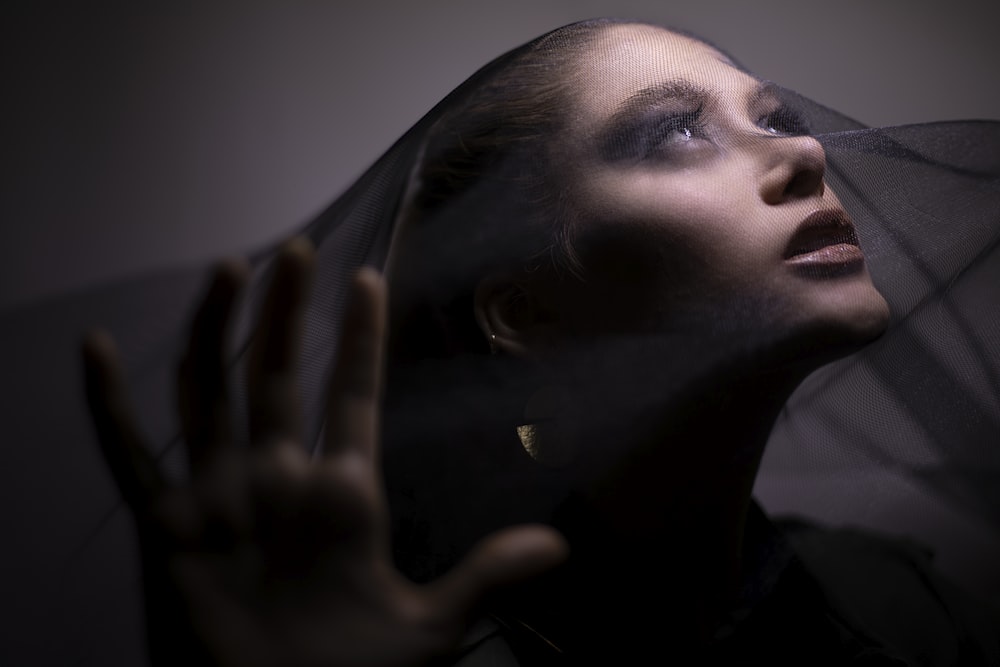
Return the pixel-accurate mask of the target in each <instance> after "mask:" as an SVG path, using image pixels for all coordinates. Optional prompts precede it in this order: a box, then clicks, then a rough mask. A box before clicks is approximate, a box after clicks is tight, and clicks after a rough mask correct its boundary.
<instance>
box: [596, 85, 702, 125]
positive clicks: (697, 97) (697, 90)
mask: <svg viewBox="0 0 1000 667" xmlns="http://www.w3.org/2000/svg"><path fill="white" fill-rule="evenodd" d="M706 97H708V91H706V90H705V89H704V88H702V87H701V86H697V85H695V84H693V83H691V82H690V81H686V80H684V79H671V80H669V81H662V82H660V83H656V84H653V85H652V86H647V87H645V88H643V89H641V90H639V91H637V92H635V93H632V94H631V95H629V96H628V97H627V98H626V99H625V100H624V101H623V102H622V103H621V104H619V105H618V107H617V108H616V109H615V111H614V113H613V114H612V115H611V118H610V120H609V123H608V124H609V125H610V126H612V127H614V126H623V125H629V124H630V123H632V122H634V121H635V120H637V118H638V117H639V116H641V115H642V114H643V113H644V112H645V111H646V110H648V109H650V108H651V107H656V106H659V105H662V104H666V103H668V102H686V103H689V104H692V105H699V104H701V102H702V101H703V100H704V99H705V98H706Z"/></svg>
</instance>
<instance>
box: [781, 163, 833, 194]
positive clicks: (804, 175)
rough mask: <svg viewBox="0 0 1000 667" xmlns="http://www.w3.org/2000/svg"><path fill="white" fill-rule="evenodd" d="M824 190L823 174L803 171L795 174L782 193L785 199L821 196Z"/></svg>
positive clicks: (816, 171)
mask: <svg viewBox="0 0 1000 667" xmlns="http://www.w3.org/2000/svg"><path fill="white" fill-rule="evenodd" d="M823 189H824V184H823V172H822V171H820V170H814V169H803V170H800V171H797V172H795V174H794V175H793V176H792V178H791V179H789V181H788V183H787V184H786V185H785V191H784V192H783V193H782V195H783V197H784V198H785V199H797V198H801V197H812V196H815V195H820V196H822V194H823Z"/></svg>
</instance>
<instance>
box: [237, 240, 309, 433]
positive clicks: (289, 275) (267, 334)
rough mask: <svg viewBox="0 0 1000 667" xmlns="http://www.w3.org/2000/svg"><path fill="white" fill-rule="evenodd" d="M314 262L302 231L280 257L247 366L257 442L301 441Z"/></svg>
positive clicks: (251, 410) (251, 413) (250, 403)
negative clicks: (299, 383) (299, 380)
mask: <svg viewBox="0 0 1000 667" xmlns="http://www.w3.org/2000/svg"><path fill="white" fill-rule="evenodd" d="M313 264H314V251H313V247H312V244H311V243H310V242H309V241H308V240H307V239H305V238H302V237H296V238H293V239H291V240H290V241H288V242H287V243H286V244H285V245H284V246H283V247H282V249H281V252H280V253H279V254H278V257H277V259H276V260H275V268H274V276H273V278H272V280H271V285H270V289H269V290H268V292H267V295H266V296H265V299H264V306H263V308H262V309H261V312H260V315H259V321H258V324H257V329H256V331H255V332H254V336H253V342H252V344H251V346H250V354H249V360H248V363H249V365H248V368H247V375H248V377H247V380H248V391H247V395H248V402H249V409H250V419H249V421H250V442H251V445H252V446H254V447H267V446H273V445H276V444H279V443H288V442H301V435H302V424H301V416H300V414H299V402H298V391H297V389H296V369H297V367H298V356H299V345H300V341H299V337H300V334H301V329H302V319H303V315H304V312H305V307H306V303H307V300H308V295H309V287H310V282H311V279H312V271H313Z"/></svg>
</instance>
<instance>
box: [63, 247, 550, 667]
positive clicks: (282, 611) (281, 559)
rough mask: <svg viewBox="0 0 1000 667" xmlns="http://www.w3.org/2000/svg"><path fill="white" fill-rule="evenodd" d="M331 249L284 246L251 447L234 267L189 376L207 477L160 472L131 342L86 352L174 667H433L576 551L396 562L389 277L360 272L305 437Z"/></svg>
mask: <svg viewBox="0 0 1000 667" xmlns="http://www.w3.org/2000/svg"><path fill="white" fill-rule="evenodd" d="M313 262H314V258H313V250H312V247H311V245H310V244H309V242H308V241H306V240H303V239H293V240H292V241H290V242H289V243H288V244H286V246H285V247H284V248H283V249H282V251H281V253H280V255H279V257H278V259H277V266H276V271H275V275H274V279H273V282H272V284H271V285H270V288H269V291H268V294H267V296H266V299H265V304H264V307H263V310H262V313H261V319H260V322H259V324H258V325H257V330H256V332H255V335H254V338H253V343H252V347H251V350H250V357H249V360H248V377H247V379H248V383H249V394H248V395H249V399H248V400H249V414H250V424H249V427H250V442H251V445H250V447H249V448H239V447H236V446H234V445H233V442H232V437H231V425H230V423H229V417H228V415H229V406H228V400H229V399H228V397H227V391H226V371H225V359H226V355H225V353H224V341H225V338H226V331H227V326H228V322H229V320H230V317H231V313H232V312H233V309H234V304H235V302H236V298H237V296H238V294H239V292H240V290H241V288H242V287H243V285H244V284H245V282H246V281H247V277H248V273H249V270H248V268H247V267H246V265H245V264H244V263H242V262H237V261H231V262H224V263H222V264H220V265H219V267H218V269H217V270H216V272H215V277H214V279H213V282H212V285H211V287H210V289H209V291H208V294H207V296H206V297H205V299H204V301H203V303H202V304H201V306H200V308H199V310H198V312H197V314H196V316H195V319H194V323H193V328H192V331H191V337H190V342H189V346H188V349H187V353H186V356H185V358H184V360H183V361H182V363H181V364H180V367H179V373H178V383H177V386H178V405H179V410H180V416H181V422H182V424H183V430H184V437H185V442H186V446H187V450H188V454H189V459H190V465H191V483H190V485H189V486H185V487H177V486H172V485H170V484H168V483H167V482H166V481H165V480H164V478H163V477H162V476H161V475H160V473H159V471H158V470H157V468H156V465H155V463H154V461H153V460H152V459H151V457H150V456H149V454H148V450H147V448H146V446H145V444H144V442H143V439H142V437H141V436H140V435H139V429H138V428H137V426H136V425H135V423H134V418H133V415H132V411H131V409H130V407H129V404H128V397H127V391H126V388H125V386H124V382H123V374H122V370H121V366H120V362H119V360H118V355H117V353H116V351H115V346H114V343H113V341H112V340H111V339H110V337H109V336H107V335H106V334H104V333H102V332H94V333H92V334H90V335H88V337H87V339H86V340H85V342H84V346H83V356H84V364H85V370H86V387H87V398H88V401H89V405H90V410H91V413H92V416H93V419H94V423H95V425H96V429H97V433H98V438H99V441H100V445H101V448H102V451H103V454H104V457H105V459H106V461H107V464H108V466H109V467H110V469H111V472H112V474H113V476H114V478H115V480H116V481H117V483H118V485H119V488H120V489H121V492H122V494H123V496H124V498H125V500H126V502H127V503H128V505H129V507H130V508H131V510H132V512H133V514H134V517H135V520H136V525H137V531H138V535H139V544H140V549H141V554H142V564H143V576H144V585H145V594H146V614H147V628H148V639H149V646H150V657H151V660H152V662H153V663H154V664H157V665H179V664H184V665H191V664H220V665H239V666H241V667H243V666H249V665H261V666H264V665H275V666H278V665H281V666H282V667H285V666H295V665H373V666H374V665H378V666H385V667H390V666H395V665H421V664H426V663H427V662H428V661H431V660H433V659H435V658H439V657H442V656H445V655H447V654H448V652H449V651H450V650H451V649H452V648H453V647H454V646H455V644H456V643H457V642H458V640H459V639H460V637H461V635H462V634H463V632H464V631H465V629H466V628H467V626H468V625H469V624H470V623H471V622H472V621H473V620H475V618H476V615H477V609H478V608H479V607H480V605H481V603H482V601H483V599H484V597H485V596H486V595H488V594H489V593H490V592H491V591H493V590H495V589H497V588H500V587H503V586H506V585H508V584H511V583H514V582H517V581H520V580H523V579H525V578H527V577H530V576H532V575H535V574H537V573H540V572H542V571H544V570H546V569H548V568H549V567H551V566H553V565H554V564H556V563H557V562H559V561H560V560H562V559H563V558H564V557H565V552H566V546H565V543H564V541H563V540H562V538H560V537H559V536H558V535H557V534H556V533H554V532H553V531H552V530H550V529H547V528H543V527H531V526H526V527H521V528H513V529H509V530H506V531H502V532H500V533H498V534H495V535H493V536H491V537H490V538H487V539H486V540H484V541H483V542H482V543H481V544H480V545H479V546H477V547H476V548H475V549H474V550H473V551H472V552H471V553H470V554H469V555H468V557H467V558H466V559H465V560H464V561H463V562H462V563H461V564H460V565H459V566H457V567H456V568H455V569H454V570H453V571H452V572H451V573H449V574H448V575H447V576H445V577H443V578H441V579H439V580H438V581H436V582H433V583H432V584H429V585H426V586H417V585H415V584H413V583H412V582H410V581H408V580H407V579H405V578H404V577H403V576H402V575H400V574H399V573H398V572H397V571H396V570H395V569H394V567H393V565H392V560H391V555H390V549H389V528H388V525H389V523H388V516H387V509H386V503H385V497H384V493H383V489H382V482H381V478H380V473H379V465H378V440H379V433H378V430H379V395H380V378H381V376H382V369H381V365H382V348H383V338H384V335H385V319H386V288H385V285H384V283H383V281H382V278H381V276H379V275H378V273H377V272H375V271H374V270H370V269H363V270H362V271H361V272H360V273H359V274H358V276H357V278H356V280H355V283H354V292H353V298H352V306H351V308H350V310H349V312H348V315H347V317H346V319H345V322H344V331H343V335H342V338H341V344H340V349H339V352H338V360H337V363H336V368H335V371H334V373H333V375H332V378H331V382H330V387H329V396H328V401H327V422H326V424H327V426H326V441H325V442H324V443H323V444H324V451H323V455H322V457H321V458H318V459H315V460H313V459H310V456H309V455H308V453H307V451H306V449H305V448H304V446H303V442H302V430H301V425H300V415H299V406H298V399H297V396H296V389H295V377H296V371H295V369H296V363H297V358H298V354H299V336H300V328H301V322H302V313H303V309H304V305H305V303H306V296H307V294H308V290H309V284H310V278H311V274H312V265H313Z"/></svg>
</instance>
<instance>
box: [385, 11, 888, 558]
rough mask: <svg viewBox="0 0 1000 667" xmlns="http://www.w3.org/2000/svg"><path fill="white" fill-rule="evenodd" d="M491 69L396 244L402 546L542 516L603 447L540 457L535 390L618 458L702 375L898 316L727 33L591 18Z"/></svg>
mask: <svg viewBox="0 0 1000 667" xmlns="http://www.w3.org/2000/svg"><path fill="white" fill-rule="evenodd" d="M488 67H490V69H489V70H488V72H487V73H488V76H486V77H485V78H481V77H477V79H476V80H475V82H474V85H473V86H472V87H471V88H466V90H464V91H460V93H461V94H460V95H459V96H458V97H457V98H453V99H452V100H450V101H447V102H446V106H445V108H444V109H443V111H442V113H441V115H440V116H439V117H438V118H437V120H436V122H435V124H434V125H433V127H432V128H431V129H430V131H429V132H428V135H427V138H426V139H425V141H424V147H423V152H422V156H421V158H420V160H419V163H418V165H417V168H416V169H415V170H414V172H413V174H412V179H411V181H412V182H411V186H410V189H409V192H408V193H407V196H406V197H405V198H404V201H403V203H402V206H401V212H400V218H399V229H398V231H397V233H396V236H395V238H394V241H393V248H392V250H391V253H390V264H389V276H390V285H391V290H390V293H391V299H392V302H393V305H392V312H391V314H390V321H392V322H393V324H392V334H391V336H390V344H389V355H390V356H389V364H388V370H389V378H388V383H387V388H388V395H387V401H386V408H387V412H386V419H385V425H386V447H387V453H388V452H390V451H391V454H390V455H389V456H387V457H386V461H387V466H388V469H387V475H388V477H389V479H390V480H391V481H392V484H391V487H393V488H394V489H396V490H397V491H398V492H399V495H398V496H397V497H396V499H395V500H394V503H396V506H397V507H398V508H399V509H398V510H397V511H398V513H399V516H400V517H403V518H404V519H403V521H402V524H405V530H407V531H411V532H412V531H413V530H414V526H418V527H420V530H422V531H427V532H426V534H424V533H420V532H419V531H418V534H415V535H410V536H409V537H407V538H405V539H403V538H400V536H397V539H399V542H398V544H399V548H400V551H401V553H406V552H408V551H416V552H419V551H426V550H427V549H422V548H420V547H419V546H414V543H420V542H421V541H423V540H426V542H427V543H429V544H437V543H446V544H451V545H456V544H457V545H463V544H464V545H466V546H467V545H468V544H470V543H471V541H472V540H473V539H474V538H476V537H479V536H481V535H482V534H483V531H486V530H488V529H489V527H491V526H497V525H504V524H507V523H514V522H518V521H525V520H544V519H545V518H546V517H547V516H548V511H549V510H550V509H551V507H552V506H554V505H555V504H557V503H558V502H561V501H562V500H563V499H564V497H565V489H566V486H565V485H566V484H575V483H576V481H577V479H576V477H574V476H576V475H578V474H579V475H580V476H581V477H582V476H584V475H587V474H589V473H584V472H582V470H583V467H584V462H586V466H589V467H590V468H591V469H593V468H594V467H595V466H596V467H598V468H599V467H600V466H601V465H602V464H601V461H602V460H605V461H606V460H607V459H606V458H604V457H603V455H599V456H579V457H577V461H578V462H579V463H578V464H577V465H576V466H575V467H573V468H572V469H571V470H560V471H559V472H558V473H554V472H553V473H551V474H552V475H556V474H559V475H563V474H565V475H566V477H564V478H559V479H555V478H553V477H551V476H546V477H544V479H541V480H540V479H539V478H538V476H539V475H548V474H549V473H544V472H539V471H538V470H537V468H538V466H536V465H535V464H534V462H533V461H531V459H530V458H528V457H527V455H526V454H525V453H524V451H523V450H521V448H520V447H518V446H517V444H516V442H517V439H516V437H515V434H514V426H521V425H524V424H525V423H526V421H530V422H535V421H537V420H536V417H538V416H539V415H537V414H536V412H538V411H537V410H535V408H536V407H538V406H536V405H535V401H534V400H533V399H534V397H536V396H537V395H538V392H539V391H541V390H542V389H545V390H546V391H548V390H551V389H552V387H553V385H561V386H564V387H566V389H567V391H568V393H569V394H570V400H569V401H568V402H567V403H568V404H569V405H570V406H571V408H570V409H571V410H572V411H573V412H572V413H571V415H570V416H569V417H568V418H565V419H555V420H552V421H558V422H560V423H572V424H574V428H575V429H576V430H575V431H573V433H572V435H573V436H574V437H575V439H576V441H577V442H579V443H582V447H583V448H586V450H587V452H588V453H595V454H596V453H598V452H597V450H596V449H595V447H601V446H602V443H614V444H615V447H616V448H619V449H621V452H618V450H617V449H616V452H611V453H610V454H612V455H618V454H619V453H623V452H624V451H625V450H626V449H627V447H628V445H627V443H626V442H624V441H626V440H627V439H628V438H630V437H632V435H635V436H636V437H639V436H641V435H642V434H640V433H634V434H632V433H628V434H627V433H625V432H624V431H622V430H621V429H620V428H619V424H620V423H622V422H623V421H625V422H628V421H629V420H628V417H629V415H641V416H645V414H644V413H643V411H645V410H647V408H652V409H654V410H655V409H657V407H658V406H660V405H663V403H664V401H671V400H674V399H677V398H689V396H688V395H687V393H686V392H687V391H688V390H689V389H690V388H691V386H692V383H700V382H702V381H703V380H705V377H704V375H705V373H707V374H708V375H709V376H710V377H711V375H712V374H713V373H715V372H718V371H719V370H720V368H721V370H722V371H723V372H726V371H728V370H729V369H730V368H731V366H730V365H729V364H731V363H732V362H734V361H735V363H736V364H737V367H738V368H739V369H740V370H741V371H742V370H743V369H745V368H746V366H745V362H746V361H747V360H748V359H750V360H751V363H757V362H758V359H762V360H763V361H764V368H763V370H769V368H770V367H773V365H774V363H787V362H793V363H795V364H796V365H797V366H801V369H804V370H809V369H810V367H815V366H816V365H818V364H819V363H822V362H825V361H828V360H829V359H830V358H831V357H832V356H835V355H836V354H842V353H843V351H844V350H845V349H850V348H851V347H852V346H855V345H857V344H858V343H859V342H862V341H867V340H870V339H871V338H873V337H874V336H876V335H877V334H878V333H880V331H881V329H882V327H883V326H884V324H885V318H886V306H885V302H884V301H883V300H882V298H881V297H880V296H879V295H878V293H877V292H876V291H875V290H874V288H873V287H872V284H871V281H870V279H869V277H868V274H867V271H866V270H865V268H864V265H863V262H862V261H861V258H860V255H859V254H858V251H857V249H856V246H854V245H852V244H855V243H856V239H855V237H854V234H853V230H852V227H851V226H850V222H849V221H848V219H847V218H846V217H845V216H844V214H843V212H842V209H841V207H840V204H839V202H838V201H837V199H836V197H835V196H834V194H833V193H832V191H830V189H829V188H827V187H826V186H825V184H824V181H823V176H824V169H825V158H824V154H823V150H822V148H821V147H820V145H819V144H818V143H817V142H816V141H815V140H814V139H812V138H810V137H807V136H802V135H803V134H804V132H805V129H804V127H803V126H802V122H801V121H800V120H798V119H797V117H796V116H795V115H794V114H793V113H792V112H791V111H789V110H787V109H786V108H785V107H783V106H782V104H781V101H780V99H779V96H778V94H777V93H776V92H775V91H774V90H772V89H771V88H769V87H767V86H764V85H762V84H761V82H759V81H758V80H757V79H754V78H753V77H751V76H749V75H748V74H746V73H745V72H744V71H743V70H741V69H739V68H738V67H736V66H734V65H733V64H732V62H731V61H730V60H729V59H728V58H727V57H726V56H725V55H724V54H722V53H721V52H720V51H718V50H717V49H714V48H712V47H711V46H708V45H706V44H705V43H703V42H700V41H698V40H695V39H692V38H689V37H685V36H682V35H679V34H676V33H673V32H669V31H666V30H664V29H662V28H656V27H651V26H646V25H641V24H634V23H624V22H614V21H597V22H588V23H584V24H577V25H574V26H570V27H568V28H564V29H561V30H557V31H555V32H554V33H551V34H549V35H547V36H544V37H542V38H540V39H539V40H536V41H535V42H533V43H532V44H530V45H528V46H527V47H525V48H524V49H521V50H519V51H517V52H515V53H514V54H513V55H512V56H509V57H506V58H505V59H503V60H502V61H501V62H500V63H499V64H498V65H496V66H488ZM491 343H492V346H493V347H494V348H495V351H496V352H497V353H498V354H497V355H495V356H494V355H490V354H489V351H490V344H491ZM814 348H816V349H814ZM761 352H763V353H764V354H761ZM775 354H777V355H778V357H777V359H776V358H775V356H774V355H775ZM557 355H558V359H556V358H555V357H556V356H557ZM802 356H807V357H808V360H806V361H805V362H804V363H801V364H800V363H799V362H800V361H801V360H800V359H799V357H802ZM523 360H527V361H526V363H522V362H523ZM538 361H541V363H536V362H538ZM567 362H568V364H567ZM769 364H770V367H769V366H768V365H769ZM756 370H761V368H760V367H759V366H758V367H754V368H751V371H756ZM799 370H800V368H797V369H796V371H797V372H798V371H799ZM699 386H703V385H699ZM543 393H544V392H543ZM549 393H551V391H550V392H549ZM556 402H557V403H558V401H556ZM550 403H551V401H550ZM581 406H584V407H581ZM543 407H546V408H554V409H555V411H556V412H559V411H561V410H562V409H563V408H564V407H565V405H548V406H543ZM591 408H593V409H591ZM577 416H579V418H577ZM542 417H543V418H544V417H552V415H551V414H549V415H542ZM629 423H633V422H629ZM634 423H635V424H644V423H646V422H645V421H643V420H642V419H637V420H634ZM641 428H642V427H641V426H637V427H635V429H639V430H641ZM609 429H611V430H610V431H609ZM609 433H610V434H611V435H610V437H604V436H606V435H608V434H609ZM576 436H579V437H576ZM522 444H523V442H522ZM545 446H546V447H548V445H545ZM414 489H419V493H418V492H415V491H411V490H414ZM408 493H413V495H412V496H408V495H406V494H408ZM456 498H476V499H477V501H476V502H474V503H470V504H462V505H461V506H457V505H456V503H455V499H456ZM480 512H481V513H482V514H483V516H479V514H478V513H480ZM473 515H475V516H473ZM414 516H416V517H417V518H414ZM419 516H429V517H431V519H430V520H422V519H420V518H419ZM401 529H402V528H401ZM437 531H441V532H442V533H443V534H444V535H445V536H446V537H443V538H441V539H437V538H436V537H435V535H436V533H437ZM463 531H468V534H463ZM431 549H432V550H433V548H431ZM458 551H461V547H459V548H458ZM444 560H447V557H445V558H444Z"/></svg>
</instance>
